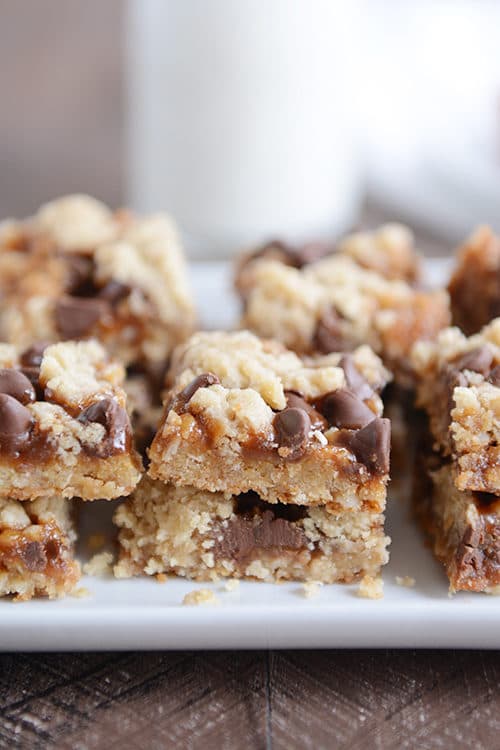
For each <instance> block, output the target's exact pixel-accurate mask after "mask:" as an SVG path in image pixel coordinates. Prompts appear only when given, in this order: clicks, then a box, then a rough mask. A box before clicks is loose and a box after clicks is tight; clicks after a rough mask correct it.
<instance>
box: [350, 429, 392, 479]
mask: <svg viewBox="0 0 500 750" xmlns="http://www.w3.org/2000/svg"><path fill="white" fill-rule="evenodd" d="M337 444H338V445H343V446H344V447H345V448H347V449H348V450H350V451H351V452H352V453H354V455H355V456H356V459H357V460H358V461H359V462H360V463H362V464H364V465H365V466H366V467H367V469H369V470H370V471H371V472H373V473H374V474H386V473H387V472H388V471H389V455H390V447H391V423H390V421H389V420H388V419H381V418H380V417H376V418H375V419H373V420H372V421H371V422H369V424H367V425H366V427H363V428H362V429H361V430H356V432H345V433H340V434H339V439H338V441H337Z"/></svg>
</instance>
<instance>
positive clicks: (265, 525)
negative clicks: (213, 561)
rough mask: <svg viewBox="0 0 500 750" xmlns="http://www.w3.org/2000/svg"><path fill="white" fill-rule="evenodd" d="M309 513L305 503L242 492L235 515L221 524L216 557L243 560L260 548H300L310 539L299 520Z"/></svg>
mask: <svg viewBox="0 0 500 750" xmlns="http://www.w3.org/2000/svg"><path fill="white" fill-rule="evenodd" d="M306 515H307V509H306V508H305V507H304V506H300V505H295V506H294V505H282V504H281V503H278V504H276V505H274V504H271V503H266V502H264V501H262V500H261V499H260V498H259V497H258V495H256V494H255V493H253V492H248V493H245V494H244V495H240V496H239V497H238V498H237V500H236V503H235V508H234V515H233V517H232V518H230V519H229V521H227V522H226V523H223V524H220V525H219V526H218V528H217V532H216V534H215V547H214V554H215V557H216V558H217V559H230V560H236V561H237V562H238V563H242V562H244V561H245V560H246V559H248V558H250V557H251V555H252V553H254V552H256V551H260V550H276V551H282V550H300V549H302V548H303V547H305V546H306V545H307V543H308V539H307V537H306V535H305V534H304V531H303V530H302V528H301V527H300V526H299V525H298V524H297V522H298V521H300V519H302V518H304V517H305V516H306Z"/></svg>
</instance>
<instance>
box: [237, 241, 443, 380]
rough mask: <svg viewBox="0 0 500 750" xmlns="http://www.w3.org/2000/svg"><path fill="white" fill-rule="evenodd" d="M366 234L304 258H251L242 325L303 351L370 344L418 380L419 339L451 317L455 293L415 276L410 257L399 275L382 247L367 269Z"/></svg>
mask: <svg viewBox="0 0 500 750" xmlns="http://www.w3.org/2000/svg"><path fill="white" fill-rule="evenodd" d="M361 237H364V239H359V235H355V236H354V238H351V239H350V240H346V245H347V249H346V248H344V250H343V251H341V252H338V253H335V254H331V255H327V256H325V257H323V258H320V259H319V260H316V261H315V262H311V263H307V264H305V265H300V266H297V264H290V263H287V262H283V259H282V258H278V257H277V256H276V255H274V257H269V255H268V254H266V253H264V254H263V255H261V256H258V257H256V258H254V259H253V260H251V261H250V262H249V263H248V264H247V265H246V266H244V267H243V271H242V272H241V271H240V275H239V277H238V278H239V280H238V283H239V288H240V290H242V291H243V294H242V296H243V299H244V313H243V317H242V321H241V325H242V327H245V328H249V329H250V330H252V331H254V332H255V333H257V334H258V335H260V336H264V337H272V338H275V339H277V340H279V341H281V342H282V343H283V344H284V345H285V346H287V347H289V348H290V349H292V350H294V351H296V352H298V353H301V354H308V355H316V354H327V353H329V352H338V351H346V350H352V349H354V348H356V347H357V346H359V345H360V344H368V345H369V346H371V348H372V349H373V350H374V351H375V352H377V354H379V355H380V356H381V357H382V359H383V361H384V363H385V364H386V366H387V367H389V368H390V369H391V370H392V371H393V372H394V373H395V377H396V379H397V381H398V382H399V383H400V384H401V385H403V386H408V385H412V384H413V376H412V372H411V362H410V357H409V354H410V351H411V347H412V345H413V344H414V343H415V341H418V340H420V339H424V340H427V339H433V338H434V337H435V335H436V334H437V332H438V331H439V330H441V329H442V328H444V327H445V326H447V325H448V324H449V322H450V312H449V301H448V295H447V293H446V292H445V291H443V290H436V291H423V290H421V289H417V288H415V287H414V286H413V285H412V284H411V283H408V277H410V278H413V275H412V274H416V273H417V271H416V269H414V270H413V271H410V270H409V269H410V268H411V263H409V264H408V268H407V269H406V272H403V269H399V271H401V274H402V278H398V277H397V273H398V272H399V271H398V267H397V264H396V260H394V261H392V260H391V259H392V257H393V256H392V255H390V254H385V255H382V256H381V254H380V253H379V254H378V255H377V254H376V253H375V254H374V256H373V261H372V263H371V265H370V267H369V268H367V267H366V266H367V265H368V264H369V258H370V253H369V252H367V251H366V248H370V247H371V245H370V242H375V240H374V239H373V238H371V239H370V236H369V239H366V235H361ZM348 250H349V251H348ZM381 257H382V259H381V260H379V259H380V258H381ZM397 257H398V256H397V254H396V253H395V254H394V258H397ZM384 262H385V265H384ZM242 274H243V275H242Z"/></svg>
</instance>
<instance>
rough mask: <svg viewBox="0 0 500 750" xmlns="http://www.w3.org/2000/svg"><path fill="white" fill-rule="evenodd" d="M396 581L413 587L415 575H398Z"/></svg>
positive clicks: (401, 584)
mask: <svg viewBox="0 0 500 750" xmlns="http://www.w3.org/2000/svg"><path fill="white" fill-rule="evenodd" d="M396 583H397V584H398V586H406V588H409V589H411V588H413V586H415V579H414V578H413V576H396Z"/></svg>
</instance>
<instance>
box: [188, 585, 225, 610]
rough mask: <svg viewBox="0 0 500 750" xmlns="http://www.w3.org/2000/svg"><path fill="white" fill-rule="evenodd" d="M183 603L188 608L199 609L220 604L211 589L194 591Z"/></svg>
mask: <svg viewBox="0 0 500 750" xmlns="http://www.w3.org/2000/svg"><path fill="white" fill-rule="evenodd" d="M182 603H183V605H184V606H187V607H190V606H195V607H198V606H199V605H203V604H210V605H213V604H219V600H218V599H217V597H216V596H215V594H214V592H213V591H212V590H211V589H193V591H189V592H188V593H187V594H186V596H185V597H184V599H183V600H182Z"/></svg>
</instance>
